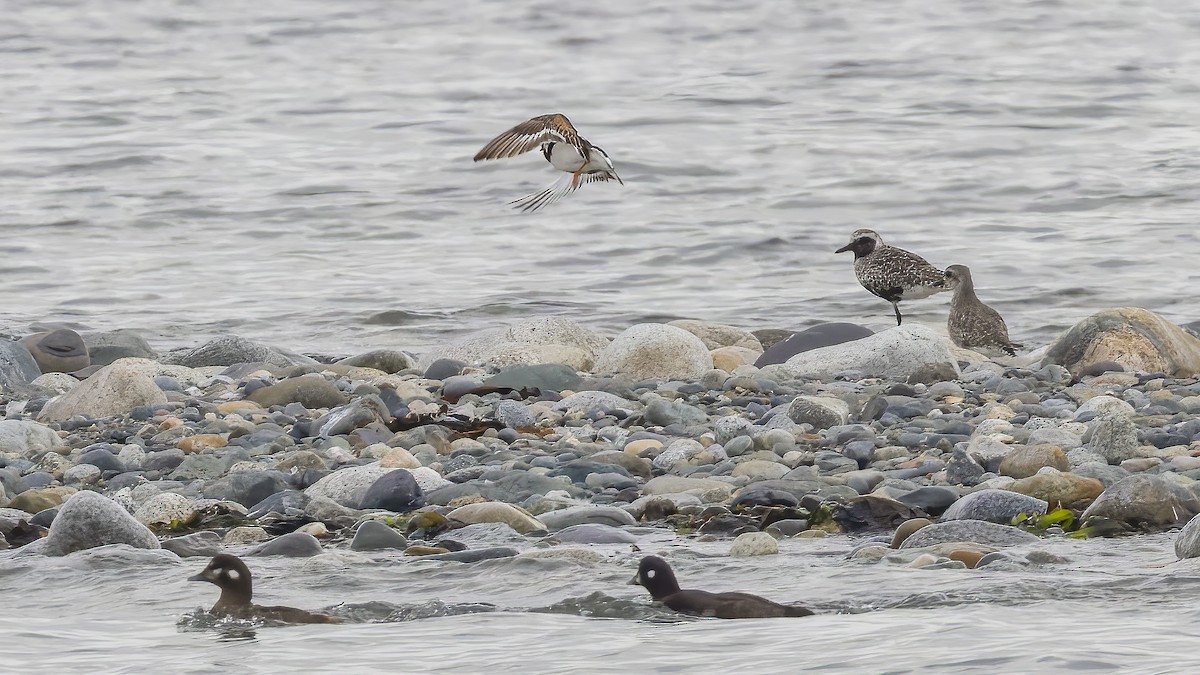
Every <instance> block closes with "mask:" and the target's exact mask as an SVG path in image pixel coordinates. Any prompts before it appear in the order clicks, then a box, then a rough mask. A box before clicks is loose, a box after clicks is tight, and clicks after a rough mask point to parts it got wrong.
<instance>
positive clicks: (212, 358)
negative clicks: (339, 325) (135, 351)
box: [169, 335, 316, 368]
mask: <svg viewBox="0 0 1200 675" xmlns="http://www.w3.org/2000/svg"><path fill="white" fill-rule="evenodd" d="M169 362H170V363H174V364H176V365H180V366H187V367H188V368H199V367H201V366H232V365H237V364H239V363H265V364H267V365H268V366H272V367H275V368H289V367H291V366H297V365H305V364H306V365H315V364H316V361H314V360H313V359H310V358H308V357H305V356H300V355H299V354H292V353H288V352H285V351H284V350H281V349H276V348H274V347H268V346H266V345H263V344H259V343H257V342H253V341H251V340H247V339H245V338H241V337H238V336H236V335H222V336H220V337H216V338H213V339H211V340H209V341H208V342H206V343H204V344H202V345H200V346H199V347H196V348H194V349H189V350H186V351H183V352H180V353H175V354H172V355H171V356H170V358H169Z"/></svg>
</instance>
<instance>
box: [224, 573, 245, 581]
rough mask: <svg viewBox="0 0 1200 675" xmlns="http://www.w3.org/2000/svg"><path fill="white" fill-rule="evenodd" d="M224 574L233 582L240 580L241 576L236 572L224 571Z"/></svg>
mask: <svg viewBox="0 0 1200 675" xmlns="http://www.w3.org/2000/svg"><path fill="white" fill-rule="evenodd" d="M225 574H228V575H229V578H230V579H233V580H234V581H237V580H238V579H241V578H242V575H241V574H239V573H238V571H237V570H226V572H225Z"/></svg>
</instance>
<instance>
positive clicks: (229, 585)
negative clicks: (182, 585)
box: [188, 553, 342, 623]
mask: <svg viewBox="0 0 1200 675" xmlns="http://www.w3.org/2000/svg"><path fill="white" fill-rule="evenodd" d="M188 581H207V582H210V583H213V584H216V585H217V586H218V587H220V589H221V597H220V599H219V600H217V604H215V605H213V607H212V609H211V610H209V612H210V613H211V614H213V615H215V616H220V617H233V618H236V619H262V620H267V621H278V622H282V623H341V622H342V620H341V619H339V618H337V617H336V616H329V615H328V614H316V613H314V612H306V611H304V610H302V609H296V608H295V607H263V606H261V605H255V604H253V603H251V602H250V598H251V596H252V594H253V591H252V589H251V585H250V568H248V567H246V563H244V562H242V559H241V558H239V557H237V556H235V555H228V554H226V553H222V554H220V555H217V556H214V557H213V559H212V561H211V562H209V563H208V567H205V568H204V571H203V572H200V573H199V574H197V575H195V576H191V577H188Z"/></svg>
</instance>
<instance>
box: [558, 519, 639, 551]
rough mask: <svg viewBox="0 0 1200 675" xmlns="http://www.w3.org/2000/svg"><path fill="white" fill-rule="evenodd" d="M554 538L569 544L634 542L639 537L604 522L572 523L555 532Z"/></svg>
mask: <svg viewBox="0 0 1200 675" xmlns="http://www.w3.org/2000/svg"><path fill="white" fill-rule="evenodd" d="M543 515H545V514H543ZM626 515H628V514H626ZM630 520H632V517H630ZM553 538H554V539H557V540H558V541H561V542H563V543H568V544H632V543H635V542H637V537H635V536H633V535H632V534H630V533H628V532H626V531H625V530H622V529H619V528H616V527H613V526H612V525H604V524H602V523H581V524H579V525H570V526H568V527H564V528H563V529H561V530H559V531H558V532H555V533H554V535H553Z"/></svg>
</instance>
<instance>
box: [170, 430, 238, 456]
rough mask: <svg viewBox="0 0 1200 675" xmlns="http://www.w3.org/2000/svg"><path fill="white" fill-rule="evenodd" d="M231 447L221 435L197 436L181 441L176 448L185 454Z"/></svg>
mask: <svg viewBox="0 0 1200 675" xmlns="http://www.w3.org/2000/svg"><path fill="white" fill-rule="evenodd" d="M226 445H229V443H228V442H226V441H225V437H224V436H222V435H221V434H196V435H195V436H187V437H185V438H181V439H179V443H177V444H176V446H177V447H178V448H179V449H180V450H182V451H184V452H200V451H201V450H203V449H204V448H223V447H225V446H226Z"/></svg>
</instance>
